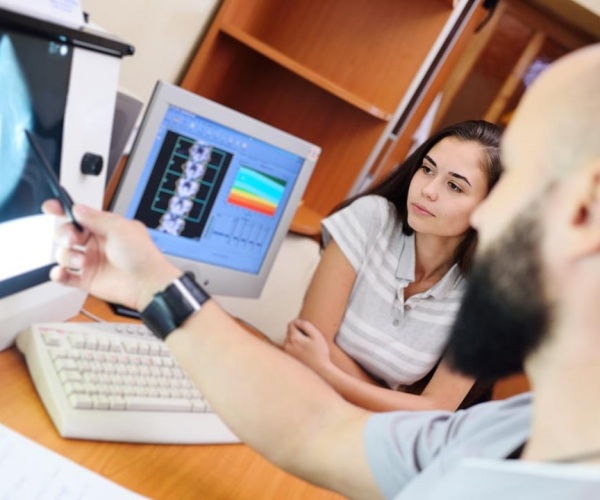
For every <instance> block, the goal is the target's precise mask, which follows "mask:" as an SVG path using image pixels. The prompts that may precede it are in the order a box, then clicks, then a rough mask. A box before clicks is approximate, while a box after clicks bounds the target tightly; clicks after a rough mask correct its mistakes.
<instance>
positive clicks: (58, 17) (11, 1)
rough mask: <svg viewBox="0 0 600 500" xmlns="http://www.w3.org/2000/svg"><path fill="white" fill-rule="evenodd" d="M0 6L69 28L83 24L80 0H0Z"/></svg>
mask: <svg viewBox="0 0 600 500" xmlns="http://www.w3.org/2000/svg"><path fill="white" fill-rule="evenodd" d="M0 7H6V8H7V9H9V10H14V11H16V12H20V13H21V14H25V15H28V16H32V17H37V18H39V19H44V20H46V19H47V20H49V21H53V22H55V23H59V24H63V25H66V26H69V27H71V28H76V29H79V28H81V27H82V26H83V25H84V20H83V10H82V9H81V2H80V0H26V1H24V0H0Z"/></svg>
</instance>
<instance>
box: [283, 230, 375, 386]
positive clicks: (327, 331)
mask: <svg viewBox="0 0 600 500" xmlns="http://www.w3.org/2000/svg"><path fill="white" fill-rule="evenodd" d="M355 280H356V272H355V271H354V269H353V268H352V266H351V265H350V262H349V261H348V259H347V258H346V256H345V255H344V254H343V253H342V251H341V249H340V247H339V246H338V244H337V243H336V242H335V240H333V239H332V240H331V242H330V243H329V244H328V245H327V246H326V247H325V250H324V251H323V255H322V256H321V259H320V261H319V265H318V266H317V269H316V270H315V274H314V275H313V278H312V280H311V282H310V285H309V286H308V289H307V291H306V295H305V297H304V303H303V305H302V309H301V311H300V315H299V317H300V318H302V319H305V320H308V321H310V322H311V323H312V324H314V325H315V326H316V327H317V328H318V329H319V330H320V331H321V332H322V333H323V335H324V336H325V339H326V340H327V343H328V344H329V352H330V356H331V361H332V362H333V363H334V364H335V365H336V366H337V367H339V368H340V369H341V370H342V371H344V372H345V373H347V374H349V375H351V376H352V377H355V378H358V379H360V380H363V381H365V382H368V383H370V384H376V382H375V380H374V379H373V378H372V377H370V376H369V375H368V374H367V372H365V371H364V370H363V369H362V368H361V367H360V366H359V365H358V364H357V363H356V362H355V361H354V360H353V359H352V358H351V357H350V356H348V355H347V354H346V353H345V352H344V351H342V349H340V348H339V347H338V346H337V344H336V343H335V336H336V335H337V333H338V330H339V328H340V325H341V323H342V319H343V317H344V313H345V312H346V307H347V306H348V298H349V297H350V293H351V292H352V288H353V287H354V281H355ZM288 332H289V330H288ZM288 335H289V333H288ZM284 348H285V345H284Z"/></svg>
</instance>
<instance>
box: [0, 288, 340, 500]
mask: <svg viewBox="0 0 600 500" xmlns="http://www.w3.org/2000/svg"><path fill="white" fill-rule="evenodd" d="M85 307H86V309H87V310H89V311H91V312H93V313H94V314H96V315H98V316H100V317H102V318H104V319H108V320H111V319H112V320H115V321H127V320H126V319H123V318H120V317H118V318H117V317H116V316H114V315H113V314H112V311H111V310H110V308H109V307H108V306H107V305H106V304H104V303H101V302H100V301H97V300H95V299H93V298H90V299H88V300H87V301H86V305H85ZM76 319H78V320H84V318H83V317H78V318H76ZM0 380H2V391H0V422H1V423H2V424H4V425H6V426H7V427H10V428H11V429H13V430H15V431H17V432H20V433H21V434H23V435H24V436H27V437H29V438H31V439H33V440H34V441H37V442H38V443H40V444H42V445H43V446H46V447H47V448H49V449H51V450H54V451H56V452H58V453H60V454H61V455H63V456H65V457H68V458H70V459H71V460H74V461H76V462H78V463H79V464H81V465H83V466H84V467H87V468H88V469H91V470H93V471H95V472H97V473H99V474H101V475H103V476H104V477H107V478H108V479H111V480H112V481H114V482H116V483H118V484H120V485H122V486H124V487H126V488H129V489H130V490H133V491H135V492H137V493H140V494H142V495H146V496H148V497H151V498H154V499H162V498H177V499H186V498H194V499H195V498H203V499H215V498H219V499H228V500H229V499H257V498H260V499H261V500H262V499H281V498H285V499H311V500H312V499H315V500H321V499H323V500H325V499H327V500H333V499H340V498H341V497H339V496H338V495H335V494H333V493H331V492H328V491H324V490H321V489H318V488H315V487H313V486H311V485H309V484H307V483H305V482H303V481H301V480H299V479H296V478H294V477H292V476H291V475H289V474H286V473H285V472H283V471H281V470H279V469H277V468H276V467H274V466H272V465H271V464H269V463H268V462H267V461H266V460H264V459H263V458H262V457H260V456H259V455H258V454H256V453H255V452H254V451H252V450H251V449H250V448H249V447H247V446H245V445H243V444H235V445H145V444H144V445H140V444H122V443H106V442H96V441H78V440H71V439H63V438H61V437H60V436H59V435H58V433H57V432H56V429H55V428H54V425H53V424H52V421H51V420H50V417H49V416H48V414H47V413H46V410H45V409H44V407H43V405H42V403H41V401H40V399H39V398H38V396H37V393H36V392H35V388H34V386H33V383H32V381H31V379H30V377H29V374H28V372H27V367H26V365H25V360H24V358H23V356H22V355H21V354H20V353H19V351H18V350H17V349H16V348H15V347H12V348H10V349H7V350H5V351H3V352H1V353H0Z"/></svg>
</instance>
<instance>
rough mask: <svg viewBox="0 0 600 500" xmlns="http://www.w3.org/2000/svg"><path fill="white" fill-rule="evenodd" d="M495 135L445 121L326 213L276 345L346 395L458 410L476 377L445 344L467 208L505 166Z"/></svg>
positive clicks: (376, 405) (378, 404) (458, 284)
mask: <svg viewBox="0 0 600 500" xmlns="http://www.w3.org/2000/svg"><path fill="white" fill-rule="evenodd" d="M499 141H500V129H499V127H497V126H496V125H494V124H491V123H488V122H485V121H467V122H463V123H459V124H456V125H452V126H449V127H447V128H445V129H443V130H441V131H440V132H438V133H437V134H435V135H433V136H432V137H430V138H429V139H428V140H427V141H426V142H425V143H424V144H422V145H421V146H420V147H419V148H418V149H416V150H415V151H414V153H412V154H411V155H410V156H409V157H408V158H407V159H406V160H405V161H404V162H403V163H402V164H401V165H400V166H399V167H398V168H397V169H395V170H394V171H393V172H391V173H390V174H389V175H388V177H387V178H385V179H384V180H383V181H382V182H380V183H379V184H378V185H376V186H374V187H372V188H371V189H369V190H368V191H367V192H366V193H364V194H361V195H359V196H356V197H354V198H352V199H350V200H348V201H346V202H344V203H343V204H342V205H341V206H340V207H339V208H338V209H336V210H335V211H334V213H333V214H332V215H330V216H329V217H328V218H326V219H325V220H324V221H323V223H322V230H323V232H322V240H323V245H324V251H323V254H322V257H321V260H320V263H319V266H318V267H317V270H316V271H315V274H314V276H313V278H312V281H311V284H310V285H309V288H308V290H307V293H306V297H305V300H304V304H303V307H302V310H301V312H300V318H299V319H297V320H295V321H293V322H292V323H291V324H290V326H289V328H288V333H287V337H286V340H285V344H284V349H285V351H286V352H288V353H289V354H291V355H292V356H294V357H295V358H297V359H298V360H300V361H301V362H303V363H304V364H306V365H308V366H310V367H311V368H312V369H313V370H314V371H316V372H317V373H318V374H319V375H320V376H321V377H323V378H324V379H325V380H326V381H327V382H329V384H330V385H331V386H333V387H334V388H335V389H336V390H337V391H338V392H339V393H340V394H342V395H343V396H344V397H345V398H346V399H347V400H349V401H351V402H353V403H355V404H357V405H359V406H362V407H364V408H367V409H370V410H375V411H385V410H393V409H407V410H417V409H449V410H455V409H456V408H458V407H459V406H460V405H461V402H463V400H464V399H465V396H466V395H467V394H468V393H469V391H470V389H471V388H472V386H473V384H474V380H472V379H469V378H466V377H464V376H462V375H459V374H457V373H454V372H453V371H452V370H451V368H450V367H449V366H448V364H447V363H446V361H445V360H444V358H443V350H444V346H445V343H446V339H447V337H448V334H449V329H450V327H451V325H452V323H453V320H454V317H455V314H456V312H457V310H458V307H459V304H460V299H461V296H462V292H463V289H464V287H465V281H464V277H465V276H466V275H468V271H469V267H470V264H471V258H472V255H473V252H474V249H475V245H476V241H477V235H476V233H475V231H474V230H473V229H472V228H471V227H470V223H469V218H470V215H471V212H472V211H473V210H474V209H475V207H476V206H477V205H478V204H479V203H480V202H481V201H482V200H483V199H484V198H485V197H486V196H487V194H488V192H489V191H490V190H491V188H492V186H493V185H494V184H495V183H496V181H497V180H498V178H499V176H500V173H501V166H500V157H499V149H498V146H499ZM484 334H485V332H482V335H484ZM426 376H427V377H426ZM429 377H430V378H429ZM420 380H422V381H424V383H425V387H424V389H422V391H421V392H420V394H418V395H416V394H411V393H409V392H408V391H409V390H410V389H409V386H410V385H411V384H414V383H416V382H418V381H420ZM425 380H427V381H426V382H425Z"/></svg>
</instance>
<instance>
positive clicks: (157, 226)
mask: <svg viewBox="0 0 600 500" xmlns="http://www.w3.org/2000/svg"><path fill="white" fill-rule="evenodd" d="M320 151H321V150H320V148H319V147H318V146H316V145H314V144H310V143H309V142H306V141H304V140H302V139H299V138H297V137H295V136H292V135H290V134H288V133H286V132H284V131H282V130H279V129H276V128H274V127H272V126H270V125H267V124H265V123H263V122H260V121H258V120H255V119H253V118H251V117H249V116H247V115H244V114H242V113H239V112H237V111H234V110H232V109H230V108H227V107H225V106H222V105H220V104H218V103H216V102H213V101H211V100H209V99H206V98H204V97H201V96H199V95H197V94H194V93H192V92H189V91H187V90H184V89H182V88H180V87H177V86H175V85H170V84H167V83H164V82H158V83H157V85H156V87H155V89H154V92H153V94H152V97H151V99H150V102H149V103H148V106H147V108H146V112H145V115H144V118H143V120H142V123H141V126H140V131H139V133H138V136H137V138H136V140H135V142H134V145H133V148H132V152H131V155H130V157H129V160H128V162H127V165H126V167H125V171H124V174H123V177H122V180H121V182H120V184H119V187H118V189H117V192H116V194H115V198H114V203H113V205H112V210H113V211H114V212H117V213H120V214H122V215H125V216H126V217H128V218H130V219H137V220H139V221H141V222H143V223H144V224H145V225H146V226H147V227H148V229H149V232H150V234H151V236H152V239H153V240H154V242H155V243H156V245H157V246H158V247H159V248H160V249H161V251H162V252H163V253H164V254H165V255H166V256H167V257H168V258H169V259H170V260H171V261H172V262H173V263H174V264H175V265H177V266H178V267H179V268H180V269H181V270H182V271H192V272H193V273H194V274H195V275H196V278H197V279H198V280H199V282H200V283H202V285H203V286H204V287H205V288H206V289H207V291H208V292H210V293H211V294H215V295H225V296H234V297H258V296H259V295H260V292H261V290H262V287H263V285H264V282H265V280H266V278H267V275H268V273H269V271H270V269H271V266H272V264H273V260H274V258H275V256H276V254H277V251H278V249H279V247H280V245H281V243H282V241H283V238H284V237H285V235H286V233H287V231H288V229H289V225H290V222H291V219H292V217H293V215H294V213H295V211H296V209H297V208H298V205H299V202H300V199H301V197H302V194H303V192H304V189H305V187H306V184H307V183H308V180H309V178H310V175H311V174H312V171H313V168H314V166H315V163H316V161H317V159H318V157H319V154H320Z"/></svg>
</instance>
